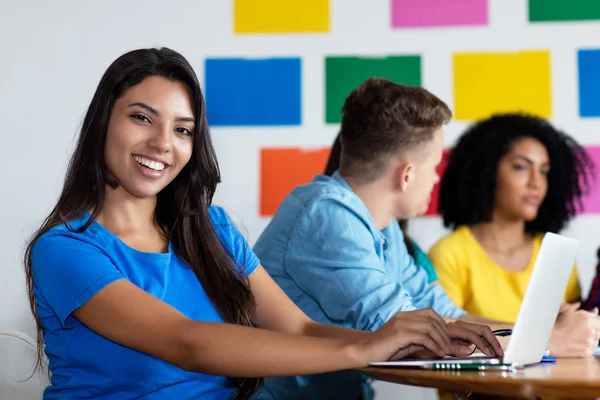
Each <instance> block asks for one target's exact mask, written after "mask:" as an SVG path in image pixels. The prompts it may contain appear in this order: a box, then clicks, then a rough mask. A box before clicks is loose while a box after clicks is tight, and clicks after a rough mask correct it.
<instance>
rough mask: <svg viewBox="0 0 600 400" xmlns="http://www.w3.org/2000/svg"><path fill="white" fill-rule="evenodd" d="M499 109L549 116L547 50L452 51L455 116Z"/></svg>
mask: <svg viewBox="0 0 600 400" xmlns="http://www.w3.org/2000/svg"><path fill="white" fill-rule="evenodd" d="M503 112H525V113H529V114H534V115H537V116H539V117H543V118H550V117H551V116H552V97H551V93H550V53H549V52H548V51H522V52H514V53H461V54H455V55H454V113H455V118H456V119H457V120H479V119H484V118H487V117H489V116H490V115H491V114H494V113H503Z"/></svg>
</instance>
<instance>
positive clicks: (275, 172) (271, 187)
mask: <svg viewBox="0 0 600 400" xmlns="http://www.w3.org/2000/svg"><path fill="white" fill-rule="evenodd" d="M330 151H331V150H330V148H329V147H327V148H321V149H316V150H304V149H301V148H265V149H261V150H260V215H261V216H272V215H274V214H275V211H276V210H277V207H279V204H280V203H281V202H282V201H283V199H284V198H285V197H286V196H287V195H288V194H289V193H290V192H291V191H292V190H293V189H294V188H295V187H296V186H298V185H301V184H304V183H308V182H310V181H312V179H313V177H314V176H315V175H316V174H322V173H323V171H325V166H326V165H327V160H328V159H329V153H330Z"/></svg>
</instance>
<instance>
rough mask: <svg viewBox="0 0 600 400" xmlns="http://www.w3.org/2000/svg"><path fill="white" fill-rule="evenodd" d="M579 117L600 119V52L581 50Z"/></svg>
mask: <svg viewBox="0 0 600 400" xmlns="http://www.w3.org/2000/svg"><path fill="white" fill-rule="evenodd" d="M578 59H579V115H580V116H582V117H600V50H579V53H578Z"/></svg>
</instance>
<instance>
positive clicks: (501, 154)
mask: <svg viewBox="0 0 600 400" xmlns="http://www.w3.org/2000/svg"><path fill="white" fill-rule="evenodd" d="M592 168H593V164H592V163H591V161H590V159H589V158H588V156H587V154H586V152H585V150H584V149H583V148H582V147H581V146H580V145H579V144H578V143H577V142H576V141H575V140H574V139H572V138H571V137H569V136H568V135H567V134H566V133H564V132H561V131H559V130H557V129H556V128H554V127H553V126H552V125H551V124H550V123H549V122H547V121H545V120H543V119H540V118H536V117H532V116H528V115H523V114H503V115H495V116H492V117H491V118H489V119H486V120H484V121H481V122H478V123H476V124H475V125H473V126H472V127H470V128H469V129H468V130H467V131H466V132H465V133H464V134H463V135H462V136H461V137H460V138H459V140H458V141H457V144H456V146H455V148H454V149H453V151H452V153H451V155H450V159H449V163H448V167H447V169H446V172H445V174H444V176H443V178H442V181H441V187H440V198H439V211H440V213H441V214H442V216H443V220H444V226H446V227H447V228H451V229H452V230H453V232H452V233H451V234H449V235H448V236H446V237H444V238H442V239H441V240H440V241H439V242H438V243H437V244H435V245H434V246H433V247H432V248H431V250H430V251H429V257H430V258H431V260H432V262H433V265H434V266H435V268H436V272H437V274H438V277H439V281H440V283H441V284H442V286H443V287H444V289H445V290H446V292H447V293H448V295H449V296H450V298H451V299H452V300H453V301H454V302H455V303H456V304H457V305H458V306H459V307H462V308H463V309H465V310H466V311H467V312H469V313H471V314H475V315H479V316H482V317H486V318H490V319H494V320H498V321H505V322H509V323H511V322H514V321H515V320H516V317H517V314H518V312H519V308H520V306H521V302H522V300H523V297H524V295H525V290H526V288H527V285H528V283H529V279H530V277H531V273H532V271H533V266H534V263H535V259H536V257H537V254H538V251H539V249H540V245H541V242H542V238H543V237H544V234H545V233H546V232H554V233H557V232H560V231H561V230H562V229H563V228H564V227H565V226H566V224H567V223H568V222H569V221H570V220H571V219H572V218H573V217H574V216H575V214H576V212H577V209H578V206H580V203H581V202H580V200H581V197H582V195H583V194H584V192H585V191H586V189H587V188H588V182H589V178H590V174H591V173H592V172H593V170H592ZM580 295H581V293H580V286H579V282H578V278H577V271H576V269H575V268H574V269H573V272H572V274H571V277H570V279H569V283H568V287H567V290H566V293H565V296H564V301H565V302H574V303H575V302H578V301H579V300H580V297H581V296H580ZM571 308H576V306H575V307H571ZM580 312H584V311H580Z"/></svg>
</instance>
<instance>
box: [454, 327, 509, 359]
mask: <svg viewBox="0 0 600 400" xmlns="http://www.w3.org/2000/svg"><path fill="white" fill-rule="evenodd" d="M448 335H449V336H450V338H452V342H453V343H452V348H453V353H454V355H456V356H462V355H464V353H463V352H464V350H463V349H464V346H465V344H468V345H470V344H474V345H475V346H477V348H479V350H480V351H481V352H482V353H483V354H485V355H487V356H490V357H501V356H503V355H504V351H503V350H502V346H501V345H500V342H498V339H497V338H496V336H494V334H493V333H492V330H491V329H490V327H489V326H487V325H481V324H473V323H470V322H465V321H461V320H458V321H456V322H450V323H449V324H448Z"/></svg>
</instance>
